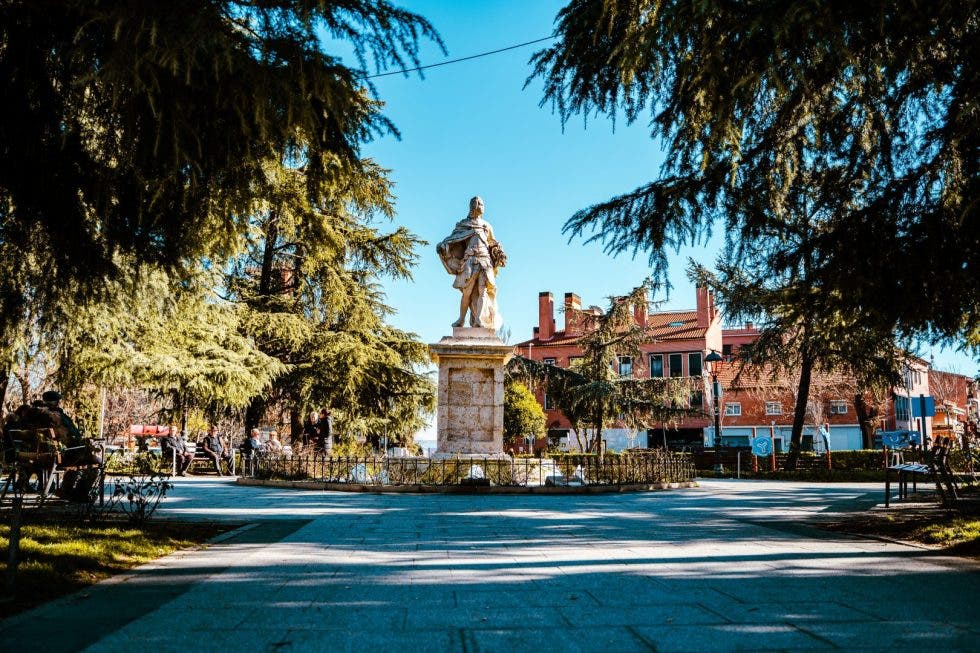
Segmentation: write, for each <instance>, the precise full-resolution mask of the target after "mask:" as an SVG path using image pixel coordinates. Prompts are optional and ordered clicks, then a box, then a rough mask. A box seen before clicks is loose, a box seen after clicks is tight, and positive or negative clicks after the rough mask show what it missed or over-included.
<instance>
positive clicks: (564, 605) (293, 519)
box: [0, 478, 980, 653]
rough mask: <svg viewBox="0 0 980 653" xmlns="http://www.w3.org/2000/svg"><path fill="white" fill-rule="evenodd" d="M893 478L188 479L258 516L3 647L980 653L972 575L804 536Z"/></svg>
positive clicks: (43, 611)
mask: <svg viewBox="0 0 980 653" xmlns="http://www.w3.org/2000/svg"><path fill="white" fill-rule="evenodd" d="M881 496H882V491H881V486H880V484H853V485H813V484H802V483H775V482H755V481H743V482H738V481H707V482H705V483H704V484H703V487H701V488H697V489H692V490H677V491H670V492H655V493H645V494H624V495H599V496H596V495H593V496H480V497H475V496H453V495H422V496H415V495H373V494H343V493H325V492H302V491H290V490H276V489H268V488H244V487H237V486H235V485H232V484H231V483H230V482H227V481H224V482H223V481H219V480H215V479H199V478H195V479H187V480H186V481H185V480H181V481H180V482H179V483H178V485H177V487H176V489H175V490H174V491H173V492H172V497H171V498H169V499H168V500H167V503H166V506H165V509H164V510H163V514H164V516H165V517H167V518H174V519H189V518H192V519H223V520H228V521H230V522H234V523H240V524H246V526H244V527H243V528H241V529H238V530H236V531H233V532H232V533H230V534H228V535H226V536H225V538H224V540H223V541H221V542H218V543H214V544H212V545H210V546H209V547H208V548H207V549H205V550H198V551H189V552H181V553H178V554H175V555H173V556H169V557H167V558H164V559H162V560H160V561H157V562H156V563H153V564H151V565H147V566H145V567H143V568H141V569H140V570H138V571H137V572H136V573H134V574H131V575H129V576H125V577H121V578H116V579H113V580H110V581H108V582H105V583H101V584H99V585H97V586H95V587H93V588H91V589H89V590H87V591H85V592H82V593H80V594H77V595H75V596H72V597H69V598H67V599H65V600H61V601H57V602H55V603H52V604H49V605H47V606H44V607H42V608H39V609H37V610H35V611H33V612H31V613H27V614H25V615H20V616H18V617H15V618H13V619H10V620H7V621H6V622H0V651H17V650H24V649H26V648H30V649H31V650H38V651H52V652H55V651H72V650H83V649H86V648H88V650H91V651H99V652H104V651H120V652H126V653H132V652H133V651H138V652H144V653H150V652H153V653H156V652H158V651H180V652H182V653H185V652H187V651H220V652H222V653H228V652H229V651H351V652H355V651H356V652H358V653H363V652H370V651H392V652H402V651H411V652H412V653H422V652H424V651H437V652H441V651H453V652H456V651H458V652H465V653H483V652H488V651H507V652H509V651H561V652H563V653H567V652H575V651H730V650H764V651H773V650H815V649H819V650H839V649H843V650H863V651H897V650H909V651H912V650H915V651H929V650H942V651H976V650H980V573H978V566H977V565H976V564H973V563H970V562H968V561H965V560H962V559H957V558H948V557H947V558H944V557H940V556H937V555H935V554H933V553H932V552H930V551H927V550H924V549H921V548H916V547H911V546H905V545H901V544H893V543H887V542H883V541H878V540H873V539H866V538H858V537H851V536H842V535H836V534H831V533H826V532H823V531H820V530H817V529H814V528H812V527H811V526H808V525H807V522H813V521H819V520H821V519H828V518H832V517H834V516H836V515H837V514H838V513H840V512H846V511H848V510H855V509H859V508H862V507H866V506H870V505H874V504H875V503H877V502H878V501H879V500H880V499H881Z"/></svg>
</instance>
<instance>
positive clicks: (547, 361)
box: [542, 358, 558, 365]
mask: <svg viewBox="0 0 980 653" xmlns="http://www.w3.org/2000/svg"><path fill="white" fill-rule="evenodd" d="M557 360H558V359H556V358H544V359H542V362H543V363H544V364H545V365H554V364H555V361H557Z"/></svg>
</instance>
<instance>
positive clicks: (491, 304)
mask: <svg viewBox="0 0 980 653" xmlns="http://www.w3.org/2000/svg"><path fill="white" fill-rule="evenodd" d="M436 251H437V252H438V253H439V258H440V259H441V260H442V264H443V265H444V266H445V267H446V271H447V272H449V274H452V275H454V276H455V277H456V280H455V281H454V282H453V287H454V288H458V289H459V291H460V292H461V293H462V295H463V296H462V297H461V298H460V301H459V319H458V320H456V321H455V322H454V323H453V326H454V327H461V326H463V323H464V321H465V320H466V312H467V311H469V313H470V326H473V327H484V328H486V329H494V330H496V329H499V328H500V326H501V325H502V324H503V320H502V319H501V318H500V313H499V312H498V311H497V283H496V277H497V268H502V267H504V265H505V264H506V263H507V256H506V255H505V254H504V250H503V249H502V248H501V247H500V243H498V242H497V239H496V238H494V237H493V227H491V226H490V224H489V223H488V222H486V221H485V220H484V219H483V200H482V199H480V198H479V197H474V198H473V199H471V200H470V212H469V215H467V216H466V218H465V219H463V220H460V221H459V222H457V223H456V226H455V227H454V228H453V232H452V233H451V234H449V237H448V238H446V239H445V240H443V241H442V242H441V243H439V245H437V246H436Z"/></svg>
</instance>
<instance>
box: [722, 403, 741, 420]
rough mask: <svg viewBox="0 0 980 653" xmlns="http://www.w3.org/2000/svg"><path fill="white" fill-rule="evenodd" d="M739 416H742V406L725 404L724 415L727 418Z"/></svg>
mask: <svg viewBox="0 0 980 653" xmlns="http://www.w3.org/2000/svg"><path fill="white" fill-rule="evenodd" d="M741 414H742V404H740V403H726V404H725V415H726V416H727V417H738V416H739V415H741Z"/></svg>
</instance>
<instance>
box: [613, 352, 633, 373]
mask: <svg viewBox="0 0 980 653" xmlns="http://www.w3.org/2000/svg"><path fill="white" fill-rule="evenodd" d="M626 360H628V361H629V366H630V371H629V373H628V374H624V373H623V364H624V363H623V361H626ZM616 373H617V374H619V375H620V376H623V377H628V376H633V357H632V356H617V357H616Z"/></svg>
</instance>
